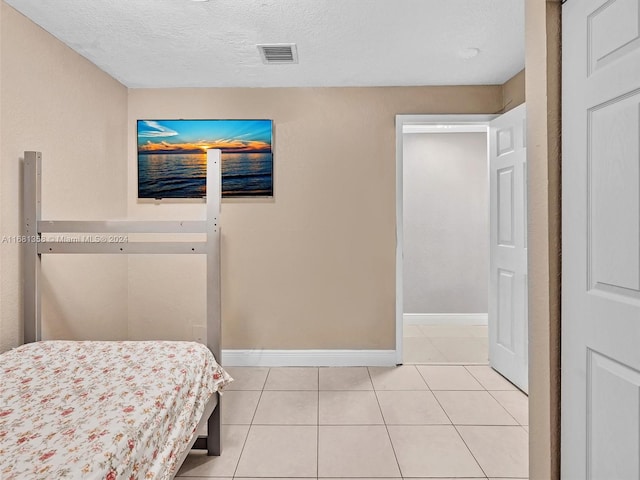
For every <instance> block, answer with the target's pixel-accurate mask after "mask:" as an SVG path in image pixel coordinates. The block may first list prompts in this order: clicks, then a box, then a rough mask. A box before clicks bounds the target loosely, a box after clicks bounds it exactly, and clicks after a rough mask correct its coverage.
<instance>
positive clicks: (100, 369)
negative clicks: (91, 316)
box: [0, 341, 230, 480]
mask: <svg viewBox="0 0 640 480" xmlns="http://www.w3.org/2000/svg"><path fill="white" fill-rule="evenodd" d="M0 372H1V373H0V375H1V376H0V378H1V388H2V392H1V393H0V398H1V399H2V406H0V478H2V479H3V480H22V479H32V478H33V479H52V478H56V479H58V478H60V479H62V478H96V479H98V478H99V479H110V480H111V479H113V480H115V479H120V478H123V479H134V478H139V479H146V478H154V479H169V478H172V477H173V475H174V474H175V473H176V471H177V469H178V467H179V465H180V463H181V461H182V460H183V453H184V452H188V450H189V447H190V442H191V440H192V438H193V437H194V433H195V432H196V429H197V426H198V423H199V421H200V419H201V418H202V416H203V414H205V411H208V412H209V413H210V412H211V411H212V410H213V407H214V405H215V403H216V401H217V395H216V392H219V391H220V390H222V389H223V388H224V386H225V385H226V384H227V383H228V382H229V380H230V377H229V375H228V374H227V373H226V372H225V371H224V370H223V369H222V368H221V367H220V366H219V365H218V364H217V363H216V361H215V360H214V358H213V355H212V354H211V352H210V351H209V349H208V348H207V347H206V346H204V345H202V344H198V343H195V342H166V341H162V342H159V341H154V342H70V341H43V342H36V343H30V344H26V345H22V346H21V347H18V348H16V349H14V350H11V351H10V352H7V353H5V354H3V355H0Z"/></svg>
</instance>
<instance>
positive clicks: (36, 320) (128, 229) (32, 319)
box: [21, 150, 222, 455]
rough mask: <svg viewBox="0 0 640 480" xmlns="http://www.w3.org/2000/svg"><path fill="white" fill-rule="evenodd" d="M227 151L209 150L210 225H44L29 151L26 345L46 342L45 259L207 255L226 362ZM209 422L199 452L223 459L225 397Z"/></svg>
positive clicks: (37, 161) (213, 340) (217, 352)
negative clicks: (83, 237) (121, 239)
mask: <svg viewBox="0 0 640 480" xmlns="http://www.w3.org/2000/svg"><path fill="white" fill-rule="evenodd" d="M221 158H222V157H221V152H220V150H208V151H207V179H206V185H207V200H206V215H207V219H206V221H204V222H200V221H126V220H123V221H95V222H93V221H66V220H65V221H55V220H48V221H43V220H42V218H41V187H40V186H41V172H42V154H41V153H40V152H24V192H23V197H24V198H23V199H24V236H23V238H21V240H22V243H23V248H22V255H23V256H22V261H23V267H24V278H23V320H24V325H23V328H24V330H23V331H24V342H25V343H30V342H36V341H39V340H41V338H42V335H41V311H40V293H41V292H40V287H39V281H40V264H41V262H40V259H41V255H42V254H73V253H81V254H82V253H85V254H86V253H97V254H103V253H105V254H136V253H142V254H191V255H192V254H205V255H206V260H207V287H206V291H207V347H208V348H209V350H211V352H212V353H213V355H214V356H215V358H216V360H217V361H218V362H219V363H221V360H222V352H221V349H220V345H221V343H220V336H221V328H222V321H221V318H222V311H221V299H220V198H221V192H222V182H221V165H222V161H221ZM89 232H91V233H205V234H206V241H205V242H132V243H124V244H121V243H108V242H107V243H105V242H91V241H88V242H87V241H80V242H69V241H57V240H55V239H54V240H52V241H47V239H46V238H45V239H44V240H43V239H42V238H41V233H89ZM215 395H217V406H216V408H215V409H214V410H213V413H212V414H211V415H210V416H209V417H208V419H207V436H206V437H200V438H197V439H194V440H193V442H194V443H192V445H193V448H197V449H206V450H207V454H208V455H220V451H221V448H220V444H221V439H220V436H221V429H220V426H221V425H220V424H221V417H220V395H219V394H218V393H216V394H215Z"/></svg>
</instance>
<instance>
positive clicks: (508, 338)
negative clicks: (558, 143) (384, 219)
mask: <svg viewBox="0 0 640 480" xmlns="http://www.w3.org/2000/svg"><path fill="white" fill-rule="evenodd" d="M525 108H526V107H525V106H524V105H521V106H519V107H516V108H515V109H513V110H511V111H509V112H507V113H506V114H504V115H501V116H497V115H398V116H397V117H396V158H397V162H396V167H397V170H396V182H397V183H396V192H397V194H396V222H397V224H396V225H397V230H396V231H397V239H398V241H397V250H396V299H397V300H396V343H397V345H396V349H397V350H396V352H397V363H399V364H400V363H403V362H405V361H406V358H404V355H403V347H404V345H403V344H404V341H405V336H404V330H405V329H404V327H405V325H406V318H407V316H406V315H405V313H407V310H405V304H408V305H409V306H411V303H412V302H414V299H412V298H410V295H411V292H410V289H405V285H404V281H405V279H406V276H405V272H404V270H405V268H404V267H405V265H406V263H405V262H404V260H405V255H413V253H414V252H412V249H413V250H415V248H413V245H412V244H411V239H407V240H409V242H408V243H407V241H406V240H405V225H404V221H405V218H406V216H405V188H404V187H405V179H406V176H405V172H404V167H405V162H404V151H405V146H406V145H405V138H406V134H407V133H421V134H436V135H440V136H441V137H442V136H443V132H447V133H446V134H444V135H445V136H446V135H449V134H455V133H466V134H472V133H476V134H484V135H486V138H487V141H486V143H485V145H486V150H485V158H486V162H485V163H484V166H483V165H481V164H480V165H479V166H480V169H481V173H480V175H482V169H483V168H484V172H485V187H486V185H487V184H488V185H489V192H490V195H489V196H490V208H487V207H486V206H485V208H486V209H487V210H489V212H490V215H489V223H490V229H489V230H490V235H489V237H490V242H489V243H490V249H489V251H490V255H489V258H490V262H489V264H490V265H489V268H488V270H485V275H486V276H485V280H486V279H488V280H489V295H488V304H487V303H485V304H484V305H483V304H482V303H481V302H475V304H474V305H475V307H469V305H466V306H464V307H462V308H461V309H460V310H459V311H457V312H456V307H455V306H453V307H452V306H451V305H448V306H446V307H445V308H448V309H449V310H453V311H454V313H457V314H459V313H460V311H463V310H462V309H463V308H464V309H467V310H468V309H469V308H478V306H480V309H485V312H486V313H488V321H487V323H488V336H489V342H488V345H489V351H490V355H489V358H488V360H489V363H490V365H491V367H492V368H493V369H495V370H496V371H498V372H499V373H501V374H502V375H503V376H505V377H506V378H507V379H509V381H511V382H512V383H513V384H515V385H517V386H518V387H519V388H520V389H521V390H523V391H525V392H526V391H527V379H528V351H527V349H528V343H527V313H526V310H527V300H526V297H527V294H526V289H527V261H526V258H527V254H526V251H527V250H526V247H527V245H526V244H527V242H526V236H527V232H526V203H527V202H526V190H527V189H526V145H525V135H524V130H525V124H526V122H525V115H526V110H525ZM479 160H480V162H482V158H480V159H479ZM452 163H454V162H453V159H452ZM407 166H409V164H407ZM449 167H451V166H449ZM449 167H447V168H449ZM449 170H451V168H449ZM458 174H459V175H460V176H461V174H460V172H458ZM412 175H413V174H412ZM449 176H451V172H449ZM480 181H481V180H480ZM409 182H413V179H411V180H409ZM407 186H408V190H410V189H411V188H410V187H411V185H410V184H408V185H407ZM445 188H446V187H445ZM449 188H451V187H449ZM462 188H468V187H465V186H463V187H462ZM448 194H449V199H450V200H451V199H452V198H453V197H452V196H451V192H449V193H448ZM453 194H454V195H459V194H460V193H459V192H458V193H455V192H453ZM443 199H444V200H445V201H444V202H441V203H440V207H439V209H445V210H446V209H450V210H451V205H449V204H447V202H446V198H445V194H443ZM432 201H437V199H436V200H432ZM456 202H457V200H455V201H453V202H450V203H456ZM485 205H486V203H485ZM465 208H469V204H468V203H467V205H466V207H465ZM476 215H477V213H476ZM465 222H468V223H473V222H472V221H471V220H470V219H469V218H468V217H467V218H466V219H463V220H462V223H463V224H464V223H465ZM437 223H438V225H436V227H438V226H439V225H440V224H444V223H446V222H443V221H442V218H441V219H440V220H439V222H437ZM408 227H409V229H411V228H413V226H412V225H408ZM463 227H464V225H463ZM472 227H473V225H472ZM476 227H477V226H476ZM477 228H480V227H477ZM459 235H460V233H459ZM462 235H467V236H472V235H473V228H471V230H469V229H468V228H467V232H466V233H462ZM482 235H483V236H484V237H485V238H483V239H482V240H483V241H484V240H487V232H486V230H485V231H484V233H482ZM465 240H468V239H457V241H456V242H454V243H456V245H452V247H453V248H454V252H452V253H453V255H455V250H456V249H457V251H458V252H462V251H463V250H468V249H470V248H473V245H474V243H473V239H471V241H470V242H468V241H467V243H465ZM440 241H441V242H443V241H445V242H446V241H447V240H442V239H441V240H440ZM476 243H479V244H482V242H476ZM463 244H464V245H463ZM465 245H466V246H465ZM446 247H449V246H448V245H447V246H445V249H444V250H443V251H445V250H446ZM468 253H469V252H466V251H465V252H464V255H468ZM485 253H488V252H485ZM460 255H463V254H462V253H460ZM450 258H453V257H451V256H450ZM469 258H471V257H469ZM449 262H450V263H451V264H453V261H451V260H450V261H449ZM478 265H482V260H480V261H479V262H477V265H476V266H475V268H477V266H478ZM448 266H449V265H445V266H444V269H445V270H442V271H440V272H439V273H438V270H437V267H438V266H437V262H436V261H434V260H433V259H432V260H431V264H430V265H423V266H422V267H421V268H431V269H432V270H434V273H435V274H436V275H437V276H438V278H444V277H445V276H446V275H451V272H446V268H448ZM469 268H470V269H471V266H470V267H469ZM456 274H457V275H460V273H459V272H454V273H453V275H454V276H455V275H456ZM480 283H482V282H480ZM480 287H482V286H480ZM456 288H458V287H457V286H456ZM465 288H467V289H468V290H469V286H468V285H467V286H466V287H465V286H464V285H463V286H462V287H461V290H459V291H458V292H457V296H458V297H461V296H463V295H465V291H464V289H465ZM469 291H470V290H469ZM407 292H408V293H409V295H407V298H406V299H405V294H407ZM455 296H456V295H454V298H453V302H454V303H455V300H456V299H455ZM442 297H443V295H439V296H436V297H434V298H432V299H428V303H430V304H431V305H438V304H442V300H443V298H442ZM485 298H486V297H485ZM405 302H406V303H405ZM463 303H464V302H460V301H459V302H458V304H463ZM483 307H484V308H483ZM485 312H465V313H467V315H454V317H455V320H456V321H455V322H454V323H457V324H458V325H460V324H462V325H464V324H466V325H471V326H478V327H480V328H478V329H475V332H473V331H471V333H470V334H469V337H470V338H466V339H461V340H459V342H460V343H464V342H466V343H469V344H470V345H471V342H474V343H475V344H476V349H477V348H478V347H477V343H478V341H479V340H478V337H481V336H482V328H481V327H482V323H483V322H482V319H480V317H481V316H482V314H483V313H485ZM461 317H462V318H461ZM409 318H410V316H409ZM430 320H433V322H431V321H430ZM442 320H443V318H442V317H441V316H440V318H438V316H437V315H435V316H433V317H432V318H431V319H428V318H427V319H426V322H425V319H424V318H423V319H422V323H427V324H428V323H438V322H439V321H442ZM444 320H445V321H449V322H450V321H451V320H452V318H445V319H444ZM458 325H456V326H458ZM462 325H460V326H462ZM448 326H449V327H451V326H452V325H448ZM425 328H426V327H423V326H420V327H419V328H418V330H417V331H424V330H425ZM427 330H428V328H427ZM473 335H476V339H475V340H474V339H473ZM456 336H457V337H461V336H464V335H461V334H458V335H455V334H454V335H453V340H454V342H455V337H456ZM485 338H486V337H485ZM407 343H416V341H414V340H408V342H407ZM426 343H432V342H426ZM438 343H440V347H441V348H440V350H442V348H446V345H443V341H442V340H439V341H438ZM407 346H408V347H409V346H410V345H407ZM463 348H464V347H463ZM436 350H437V349H436ZM434 353H436V352H434ZM440 353H441V352H440ZM455 360H456V358H455V355H454V357H451V356H450V358H449V359H447V358H446V357H445V358H434V359H432V361H429V360H428V359H427V361H426V362H420V363H460V362H459V361H458V362H456V361H455ZM459 360H461V361H462V363H486V362H477V361H474V362H464V359H462V358H459ZM476 360H477V358H476Z"/></svg>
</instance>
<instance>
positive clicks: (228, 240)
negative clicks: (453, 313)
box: [128, 86, 502, 349]
mask: <svg viewBox="0 0 640 480" xmlns="http://www.w3.org/2000/svg"><path fill="white" fill-rule="evenodd" d="M501 101H502V89H501V87H500V86H488V87H416V88H315V89H314V88H269V89H222V88H219V89H168V90H150V89H139V90H137V89H134V90H130V91H129V126H128V133H129V152H128V155H129V214H130V215H131V216H135V217H144V218H154V217H156V218H198V216H199V215H204V213H203V206H202V205H184V204H182V205H175V204H174V205H153V204H140V203H138V202H137V200H136V170H135V168H136V139H135V128H136V127H135V121H136V120H137V119H154V118H155V119H167V118H270V119H273V120H274V125H275V127H274V131H275V141H274V148H275V151H274V165H275V173H274V192H275V197H274V199H272V200H244V201H240V200H235V201H232V200H229V201H225V202H224V203H223V205H222V224H223V227H222V234H223V257H222V269H223V270H222V285H223V291H222V293H223V300H222V301H223V339H222V340H223V342H222V344H223V347H224V348H265V349H306V348H318V349H324V348H328V349H332V348H338V349H340V348H345V349H394V348H395V310H394V309H395V233H394V232H395V126H394V121H395V115H396V114H411V113H416V114H417V113H490V112H495V111H497V110H499V109H500V108H501ZM155 262H157V260H155V259H143V260H141V261H140V263H144V264H145V266H144V268H155V269H158V271H160V270H161V269H162V268H164V267H161V266H160V265H156V266H155V267H154V266H153V264H154V263H155ZM140 268H143V267H142V266H141V267H140ZM189 268H197V267H195V266H193V265H192V266H191V267H189V266H185V267H183V269H179V268H178V266H177V265H174V264H172V266H171V267H170V269H167V270H165V276H166V277H165V278H164V279H163V278H158V277H156V279H155V280H154V282H153V287H152V288H153V289H155V290H156V292H155V295H160V297H159V298H168V299H170V302H171V303H172V308H174V309H175V310H176V311H177V312H181V314H182V316H183V319H184V321H185V322H186V323H187V324H189V323H193V322H201V320H198V319H199V318H203V316H204V314H203V312H202V311H201V308H202V307H201V305H202V302H203V301H204V300H203V299H204V290H203V288H204V282H203V278H204V271H203V270H202V269H201V268H199V269H197V270H194V272H195V274H194V275H192V278H190V276H189V274H188V272H189V270H188V269H189ZM172 272H173V273H172ZM141 275H142V274H141V273H139V271H138V270H137V269H136V266H135V265H133V264H131V269H130V284H129V285H130V303H129V314H130V319H131V326H130V331H132V332H141V334H142V332H144V331H149V328H151V327H152V326H153V325H154V324H158V323H159V322H161V320H160V318H161V317H162V307H161V306H160V305H158V306H156V307H151V308H152V311H151V312H150V311H149V310H146V311H144V309H145V308H149V307H148V304H147V306H146V307H145V306H143V302H142V300H145V299H146V298H148V297H149V294H148V287H147V286H146V285H145V281H144V280H141V278H142V277H141ZM171 275H178V276H179V277H180V280H179V281H173V280H172V277H171ZM138 299H140V300H141V301H138ZM201 299H202V300H201ZM194 302H195V303H194ZM167 303H169V301H167ZM156 319H157V320H156ZM159 328H164V327H162V326H159ZM189 330H190V329H189V328H183V327H178V328H176V329H175V334H178V335H179V334H183V335H188V334H189ZM156 331H157V330H156Z"/></svg>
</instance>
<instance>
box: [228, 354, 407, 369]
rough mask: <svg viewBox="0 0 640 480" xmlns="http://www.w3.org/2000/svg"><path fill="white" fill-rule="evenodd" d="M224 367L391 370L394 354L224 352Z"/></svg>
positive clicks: (394, 363)
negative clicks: (371, 368) (387, 368)
mask: <svg viewBox="0 0 640 480" xmlns="http://www.w3.org/2000/svg"><path fill="white" fill-rule="evenodd" d="M221 363H222V365H224V366H225V367H392V366H395V365H396V351H395V350H222V362H221Z"/></svg>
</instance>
